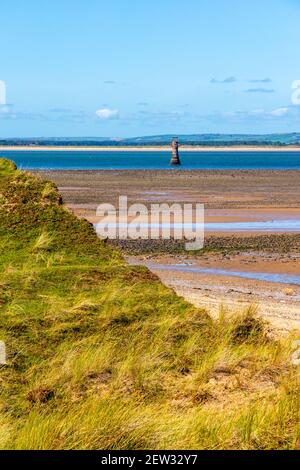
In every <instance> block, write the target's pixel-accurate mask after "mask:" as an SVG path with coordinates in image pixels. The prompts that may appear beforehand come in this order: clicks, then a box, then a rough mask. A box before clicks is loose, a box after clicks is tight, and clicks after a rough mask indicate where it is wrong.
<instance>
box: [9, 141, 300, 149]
mask: <svg viewBox="0 0 300 470" xmlns="http://www.w3.org/2000/svg"><path fill="white" fill-rule="evenodd" d="M181 144H182V145H189V146H203V147H212V146H213V147H232V146H237V145H238V146H266V147H267V146H276V147H288V146H291V145H299V146H300V141H296V142H282V141H273V140H266V141H262V140H251V139H250V140H236V141H235V140H230V141H227V140H224V141H222V140H218V141H213V140H211V141H207V140H204V141H201V140H199V141H198V140H197V141H188V140H184V141H182V142H181ZM0 145H1V146H13V147H21V146H27V147H48V146H51V147H55V146H57V147H61V146H64V147H96V146H97V147H132V146H135V147H143V146H145V145H147V147H156V146H158V145H160V146H164V145H165V146H167V145H169V142H166V141H159V140H158V141H151V142H148V141H145V142H142V141H140V142H135V141H129V140H124V141H122V140H121V141H111V140H109V141H103V140H101V141H99V142H97V141H95V140H91V141H89V140H83V141H79V140H75V141H70V140H59V141H58V140H55V141H53V140H44V139H43V140H33V141H31V140H21V139H16V140H13V139H11V140H7V139H5V140H0Z"/></svg>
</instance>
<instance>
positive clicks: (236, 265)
mask: <svg viewBox="0 0 300 470" xmlns="http://www.w3.org/2000/svg"><path fill="white" fill-rule="evenodd" d="M36 173H38V174H39V175H41V176H42V177H46V178H47V179H51V180H52V181H54V182H55V183H56V184H57V186H58V188H59V190H60V192H61V193H62V195H63V199H64V202H65V203H66V205H67V206H68V207H69V208H70V209H71V210H72V211H74V212H75V213H76V214H77V215H78V216H79V217H84V218H87V219H88V220H89V221H90V222H92V223H97V222H98V221H99V220H98V218H97V217H96V208H97V205H98V204H100V203H102V202H109V203H112V204H115V205H116V206H117V205H118V197H119V195H127V196H128V201H129V203H134V202H139V203H144V204H146V205H147V206H149V205H151V204H152V203H158V202H159V203H161V202H167V203H173V202H202V203H204V204H205V220H206V222H222V223H232V222H249V221H250V222H253V221H268V220H290V221H292V220H299V219H300V172H299V171H294V170H290V171H281V170H280V171H279V170H276V171H274V170H259V171H258V170H240V171H231V170H230V171H226V170H203V171H202V170H193V171H184V170H175V171H167V170H165V171H150V170H145V171H133V170H132V171H129V170H128V171H127V170H126V171H119V170H110V171H103V170H101V171H100V170H99V171H71V170H70V171H39V172H36ZM132 246H134V247H135V248H136V252H134V253H135V256H134V257H132V256H130V250H131V249H129V250H128V249H127V248H128V247H126V246H123V249H124V253H125V254H126V256H129V258H130V262H131V263H138V264H140V263H142V264H145V265H147V266H148V267H149V268H150V269H151V270H152V271H153V272H155V273H156V274H158V275H159V277H160V278H161V279H162V281H163V282H164V283H165V284H167V285H168V286H170V287H171V288H173V289H174V290H175V291H176V292H177V293H178V294H179V295H182V296H183V297H185V298H186V299H188V300H189V301H190V302H192V303H193V304H195V305H197V306H201V307H205V308H207V309H208V310H209V311H211V312H212V313H213V315H215V316H217V315H218V314H219V311H220V307H221V306H223V307H224V308H225V309H226V310H228V311H231V312H236V311H241V310H243V309H245V308H247V306H249V305H257V306H258V314H259V315H262V316H263V317H264V318H265V319H266V320H268V322H270V325H271V328H272V329H273V330H274V332H275V333H280V334H286V333H287V332H289V331H292V330H294V329H300V307H299V305H300V303H299V301H300V285H295V284H294V283H290V284H289V283H283V282H270V281H268V280H259V279H249V278H245V277H239V276H232V275H231V273H232V271H234V272H236V271H238V272H241V273H242V274H245V273H249V272H250V273H254V274H255V273H266V274H275V275H285V274H286V275H291V276H297V275H298V276H300V258H299V254H298V253H299V247H300V235H299V234H297V233H293V234H288V233H280V234H279V233H263V232H255V231H250V232H249V231H248V232H245V233H243V232H239V233H234V232H231V233H228V232H222V231H219V232H213V231H212V232H207V233H206V247H207V249H206V251H205V252H204V253H203V254H199V255H197V256H194V255H193V254H187V253H185V254H184V253H180V252H178V253H177V247H176V246H175V248H174V247H173V245H172V244H171V245H170V246H169V245H168V244H162V245H160V246H159V249H158V248H157V247H156V246H155V245H153V244H152V242H151V241H149V243H148V244H147V243H146V244H144V245H143V244H139V242H133V245H132ZM170 248H171V249H170ZM173 248H174V252H173V253H172V250H173ZM164 251H165V252H164ZM170 253H172V254H170ZM160 265H168V269H167V270H161V269H160V267H159V266H160ZM178 265H186V266H194V267H197V266H198V267H200V268H209V269H219V270H223V271H225V273H223V274H222V275H220V274H216V273H212V272H206V273H203V272H202V273H201V272H189V271H180V270H178ZM172 266H174V267H175V268H174V269H172ZM176 266H177V267H176ZM226 272H227V274H226ZM279 280H280V278H279Z"/></svg>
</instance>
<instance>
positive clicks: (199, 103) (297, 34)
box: [0, 0, 300, 138]
mask: <svg viewBox="0 0 300 470" xmlns="http://www.w3.org/2000/svg"><path fill="white" fill-rule="evenodd" d="M0 17H1V27H0V41H1V42H0V44H1V48H0V51H1V54H0V137H2V138H3V137H42V136H44V137H51V136H57V137H62V136H69V137H83V136H95V137H132V136H141V135H156V134H166V133H168V134H169V133H171V134H195V133H197V134H200V133H252V134H253V133H260V134H262V133H270V132H300V27H299V24H300V0H263V1H262V0H242V1H241V0H185V1H182V0H127V1H124V0H88V1H83V0H51V1H50V0H44V1H40V0H26V2H24V0H14V1H11V0H1V5H0ZM292 87H294V89H293V88H292Z"/></svg>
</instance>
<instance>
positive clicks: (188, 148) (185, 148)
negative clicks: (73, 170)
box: [0, 145, 300, 152]
mask: <svg viewBox="0 0 300 470" xmlns="http://www.w3.org/2000/svg"><path fill="white" fill-rule="evenodd" d="M5 150H6V151H14V152H17V151H22V152H25V151H29V152H33V151H38V152H42V151H44V152H70V151H72V152H83V151H84V152H141V151H142V152H170V151H171V146H170V145H163V146H162V145H153V146H146V145H141V146H121V145H120V146H116V147H113V146H74V145H72V146H71V145H70V146H60V145H55V146H46V145H45V146H42V145H36V146H35V145H34V146H33V145H32V146H28V145H20V146H9V145H7V146H6V145H2V146H0V152H1V151H5ZM180 151H181V152H300V146H297V145H289V146H280V147H279V146H275V145H265V146H254V145H253V146H251V145H233V146H230V145H229V146H210V145H208V146H204V145H202V146H201V145H180Z"/></svg>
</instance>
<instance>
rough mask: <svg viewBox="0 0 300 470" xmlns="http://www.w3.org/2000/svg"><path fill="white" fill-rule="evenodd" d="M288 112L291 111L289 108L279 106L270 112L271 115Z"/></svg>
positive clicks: (282, 114) (277, 115)
mask: <svg viewBox="0 0 300 470" xmlns="http://www.w3.org/2000/svg"><path fill="white" fill-rule="evenodd" d="M288 112H289V108H278V109H274V111H271V112H270V114H271V116H275V117H281V116H284V115H285V114H287V113H288Z"/></svg>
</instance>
